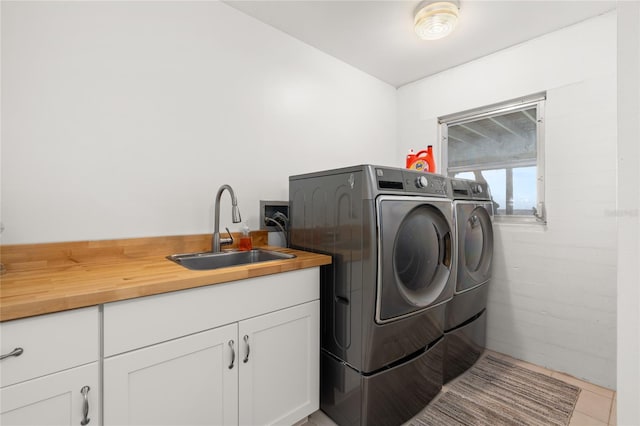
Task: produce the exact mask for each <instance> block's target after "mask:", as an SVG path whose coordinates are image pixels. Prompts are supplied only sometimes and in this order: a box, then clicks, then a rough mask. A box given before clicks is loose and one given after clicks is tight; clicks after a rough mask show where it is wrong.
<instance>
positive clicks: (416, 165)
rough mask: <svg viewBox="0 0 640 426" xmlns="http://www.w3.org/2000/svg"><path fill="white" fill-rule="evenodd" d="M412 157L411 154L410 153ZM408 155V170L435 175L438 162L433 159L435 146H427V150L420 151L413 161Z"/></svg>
mask: <svg viewBox="0 0 640 426" xmlns="http://www.w3.org/2000/svg"><path fill="white" fill-rule="evenodd" d="M409 155H411V152H410V153H409ZM409 155H407V169H412V170H417V171H420V172H428V173H435V172H436V162H435V159H434V158H433V145H429V146H427V149H425V150H422V151H418V152H417V153H416V154H415V155H413V157H412V158H411V161H409V160H410V159H409Z"/></svg>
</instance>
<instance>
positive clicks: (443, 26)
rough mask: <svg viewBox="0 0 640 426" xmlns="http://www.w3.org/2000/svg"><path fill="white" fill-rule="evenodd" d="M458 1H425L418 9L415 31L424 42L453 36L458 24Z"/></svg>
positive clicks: (415, 18) (415, 17)
mask: <svg viewBox="0 0 640 426" xmlns="http://www.w3.org/2000/svg"><path fill="white" fill-rule="evenodd" d="M458 10H459V3H458V2H457V1H435V2H434V1H433V0H427V1H423V2H422V3H420V4H419V5H418V7H417V8H416V12H415V16H414V29H415V31H416V34H418V37H420V38H421V39H423V40H437V39H439V38H443V37H446V36H448V35H449V34H451V32H452V31H453V29H454V28H455V27H456V24H457V23H458Z"/></svg>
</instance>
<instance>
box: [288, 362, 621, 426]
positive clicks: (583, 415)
mask: <svg viewBox="0 0 640 426" xmlns="http://www.w3.org/2000/svg"><path fill="white" fill-rule="evenodd" d="M488 354H491V355H492V356H494V357H499V358H503V359H505V360H507V361H509V362H511V363H512V364H515V365H519V366H520V367H523V368H527V369H529V370H532V371H536V372H538V373H542V374H546V375H548V376H551V377H555V378H556V379H559V380H562V381H564V382H567V383H570V384H572V385H575V386H578V387H580V389H581V391H580V396H579V397H578V402H577V403H576V408H575V410H574V411H573V416H572V417H571V421H570V423H569V426H615V425H616V424H617V422H616V392H615V391H613V390H611V389H607V388H603V387H601V386H597V385H594V384H592V383H589V382H585V381H583V380H580V379H576V378H575V377H572V376H569V375H567V374H563V373H559V372H557V371H553V370H548V369H546V368H544V367H540V366H539V365H535V364H531V363H528V362H525V361H521V360H519V359H515V358H511V357H510V356H508V355H504V354H501V353H498V352H493V351H485V353H484V354H483V356H486V355H488ZM448 386H450V384H448V385H445V386H444V387H443V391H446V389H447V387H448ZM440 394H442V392H441V393H440ZM437 398H438V397H437V396H436V398H435V399H437ZM299 425H301V426H335V423H334V422H333V421H332V420H331V419H330V418H329V417H327V416H326V415H325V414H324V413H323V412H322V411H316V412H315V413H313V414H311V415H310V416H309V418H308V419H307V420H306V421H302V422H300V423H299Z"/></svg>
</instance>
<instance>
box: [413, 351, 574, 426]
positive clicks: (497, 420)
mask: <svg viewBox="0 0 640 426" xmlns="http://www.w3.org/2000/svg"><path fill="white" fill-rule="evenodd" d="M579 394H580V388H578V387H576V386H573V385H570V384H568V383H565V382H563V381H560V380H558V379H554V378H552V377H549V376H545V375H544V374H540V373H536V372H533V371H531V370H527V369H525V368H522V367H518V366H516V365H513V364H511V363H509V362H507V361H503V360H501V359H498V358H495V357H492V356H491V355H487V356H486V357H484V358H482V359H480V360H479V361H478V362H477V363H476V364H475V365H474V366H473V367H472V368H471V369H469V370H468V371H467V372H465V373H464V374H463V375H462V376H460V377H459V378H458V379H456V380H455V381H454V382H453V385H452V386H451V387H450V388H449V389H448V390H447V391H446V392H445V393H444V394H442V395H440V397H439V398H438V399H436V400H435V401H433V402H432V403H431V404H430V405H429V406H428V407H427V408H426V409H425V410H424V411H423V412H422V413H420V415H419V416H416V417H415V418H413V419H412V420H411V422H409V423H408V424H409V425H412V426H422V425H427V426H455V425H465V426H476V425H478V426H479V425H487V426H497V425H536V426H537V425H540V426H547V425H563V426H566V425H568V424H569V420H570V419H571V414H572V413H573V409H574V408H575V405H576V401H577V400H578V395H579Z"/></svg>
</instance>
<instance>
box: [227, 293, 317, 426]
mask: <svg viewBox="0 0 640 426" xmlns="http://www.w3.org/2000/svg"><path fill="white" fill-rule="evenodd" d="M319 306H320V304H319V302H318V301H315V302H310V303H305V304H303V305H299V306H295V307H292V308H289V309H283V310H281V311H277V312H273V313H270V314H266V315H261V316H259V317H255V318H251V319H248V320H245V321H241V322H240V323H239V338H240V347H241V350H240V353H241V358H242V360H241V361H240V364H239V366H240V371H239V373H240V386H239V389H240V391H239V395H240V397H239V399H240V401H239V413H240V414H239V417H240V424H241V425H272V424H278V425H287V424H289V425H290V424H293V423H295V422H297V421H298V420H300V419H302V418H303V417H305V416H307V415H309V414H310V413H312V412H314V411H316V410H317V409H318V401H319V387H320V385H319V382H318V380H319V369H320V366H319V359H320V347H319V344H320V341H319V332H320V309H319Z"/></svg>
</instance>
